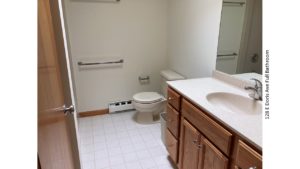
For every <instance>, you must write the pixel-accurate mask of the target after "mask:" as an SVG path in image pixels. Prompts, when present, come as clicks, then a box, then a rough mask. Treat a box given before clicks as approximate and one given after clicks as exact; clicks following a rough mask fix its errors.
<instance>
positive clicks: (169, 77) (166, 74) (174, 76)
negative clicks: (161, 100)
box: [160, 70, 184, 98]
mask: <svg viewBox="0 0 300 169" xmlns="http://www.w3.org/2000/svg"><path fill="white" fill-rule="evenodd" d="M160 75H161V77H162V80H163V81H162V87H161V90H162V91H161V92H162V94H163V95H164V97H165V98H167V88H168V84H167V81H174V80H183V79H184V77H183V76H182V75H180V74H178V73H176V72H174V71H172V70H162V71H161V72H160Z"/></svg>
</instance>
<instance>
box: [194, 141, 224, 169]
mask: <svg viewBox="0 0 300 169" xmlns="http://www.w3.org/2000/svg"><path fill="white" fill-rule="evenodd" d="M227 168H228V158H227V157H226V156H225V155H223V154H222V152H221V151H219V150H218V149H217V148H216V147H215V146H214V145H213V144H212V143H211V142H210V141H208V140H207V139H206V138H205V137H201V152H200V154H199V166H198V169H227Z"/></svg>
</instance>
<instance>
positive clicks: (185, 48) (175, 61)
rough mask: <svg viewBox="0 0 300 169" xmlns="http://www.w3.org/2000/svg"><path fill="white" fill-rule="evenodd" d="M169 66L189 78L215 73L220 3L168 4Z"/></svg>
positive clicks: (175, 0)
mask: <svg viewBox="0 0 300 169" xmlns="http://www.w3.org/2000/svg"><path fill="white" fill-rule="evenodd" d="M169 5H170V8H169V9H170V12H169V17H170V20H169V24H170V25H169V31H170V35H169V38H168V39H169V49H168V55H169V58H168V60H169V64H170V67H171V68H172V69H173V70H175V71H177V72H178V73H180V74H182V75H184V76H186V77H188V78H195V77H205V76H211V73H212V70H214V69H215V65H216V55H217V45H218V35H219V26H220V19H221V9H222V0H169Z"/></svg>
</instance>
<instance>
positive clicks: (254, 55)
mask: <svg viewBox="0 0 300 169" xmlns="http://www.w3.org/2000/svg"><path fill="white" fill-rule="evenodd" d="M257 61H258V54H257V53H254V54H253V56H252V57H251V62H252V63H256V62H257Z"/></svg>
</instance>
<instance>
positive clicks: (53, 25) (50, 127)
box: [38, 0, 80, 169]
mask: <svg viewBox="0 0 300 169" xmlns="http://www.w3.org/2000/svg"><path fill="white" fill-rule="evenodd" d="M58 9H59V8H58V1H56V0H38V158H39V162H40V167H41V169H77V168H80V163H79V153H78V146H77V140H76V134H75V126H74V116H73V114H70V113H69V114H68V115H65V113H64V111H63V107H62V106H63V105H65V104H67V106H69V105H70V101H71V98H70V97H71V96H70V92H71V91H70V87H69V83H68V78H66V77H65V76H66V75H67V72H66V71H67V70H66V65H65V63H66V62H63V61H65V51H64V46H63V37H62V30H61V25H60V18H59V10H58Z"/></svg>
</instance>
